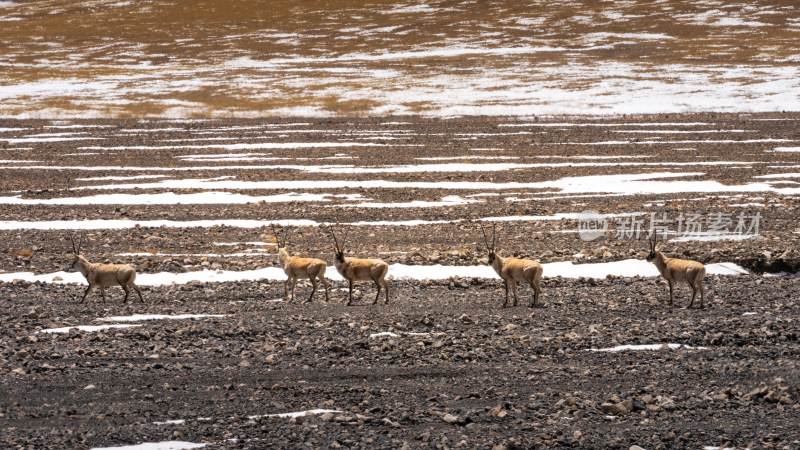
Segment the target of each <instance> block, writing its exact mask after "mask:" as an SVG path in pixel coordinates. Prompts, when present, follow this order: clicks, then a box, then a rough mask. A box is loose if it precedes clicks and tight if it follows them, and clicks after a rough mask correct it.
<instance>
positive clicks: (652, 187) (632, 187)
mask: <svg viewBox="0 0 800 450" xmlns="http://www.w3.org/2000/svg"><path fill="white" fill-rule="evenodd" d="M734 163H735V162H726V163H725V164H734ZM609 164H610V165H617V164H616V163H609ZM468 165H471V166H473V165H472V164H468ZM474 166H480V165H477V164H476V165H474ZM3 168H5V167H2V166H0V169H3ZM15 168H16V167H15ZM701 175H704V173H702V172H656V173H638V174H619V175H589V176H582V177H565V178H560V179H557V180H552V181H541V182H528V183H519V182H509V183H491V182H472V181H441V182H402V181H385V180H313V181H310V180H308V181H306V180H291V181H239V180H230V179H226V180H219V179H210V180H209V179H183V180H163V181H159V182H156V183H131V184H108V185H100V186H82V187H77V188H74V189H76V190H83V189H93V190H123V189H226V190H228V189H230V190H252V189H281V190H308V189H341V188H353V189H448V190H454V189H458V190H465V191H466V190H484V191H492V190H500V189H548V191H546V192H542V193H540V194H601V193H604V194H620V195H637V194H676V193H684V192H703V193H720V192H775V193H778V194H783V195H792V194H799V193H800V188H776V187H774V186H772V185H771V184H770V183H766V182H758V183H747V184H733V185H726V184H723V183H720V182H719V181H716V180H691V181H662V180H659V179H661V178H685V177H697V176H701ZM553 189H555V190H553ZM256 201H257V200H256Z"/></svg>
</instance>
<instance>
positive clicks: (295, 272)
mask: <svg viewBox="0 0 800 450" xmlns="http://www.w3.org/2000/svg"><path fill="white" fill-rule="evenodd" d="M272 231H273V233H275V240H276V241H277V242H278V255H279V256H280V258H281V261H282V262H283V272H284V273H285V274H286V275H287V276H288V277H289V278H288V279H287V280H286V283H284V285H283V287H284V291H283V292H284V296H286V297H288V296H289V283H290V282H291V283H292V298H291V300H290V301H292V302H293V301H294V288H295V285H296V284H297V280H298V279H303V280H305V279H306V278H307V279H309V280H311V286H312V289H311V296H310V297H308V300H307V301H308V302H310V301H311V299H313V298H314V294H316V293H317V278H319V280H320V281H322V285H323V286H325V301H326V302H327V301H328V300H329V299H330V297H329V295H328V282H327V281H326V280H325V269H326V268H327V264H326V263H325V261H323V260H321V259H316V258H300V257H298V256H290V255H289V253H287V252H286V238H287V237H288V235H289V229H288V228H287V229H286V231H285V232H284V233H283V241H281V239H280V236H279V235H278V231H277V230H276V229H275V227H274V226H273V227H272Z"/></svg>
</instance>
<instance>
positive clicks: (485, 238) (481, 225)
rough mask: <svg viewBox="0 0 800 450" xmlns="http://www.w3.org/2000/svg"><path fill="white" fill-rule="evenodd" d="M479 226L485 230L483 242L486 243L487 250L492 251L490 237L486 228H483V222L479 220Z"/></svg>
mask: <svg viewBox="0 0 800 450" xmlns="http://www.w3.org/2000/svg"><path fill="white" fill-rule="evenodd" d="M478 226H480V227H481V231H482V232H483V243H484V244H486V250H487V251H491V250H492V249H491V248H489V239H488V238H487V237H486V230H485V229H484V228H483V224H482V223H480V222H478Z"/></svg>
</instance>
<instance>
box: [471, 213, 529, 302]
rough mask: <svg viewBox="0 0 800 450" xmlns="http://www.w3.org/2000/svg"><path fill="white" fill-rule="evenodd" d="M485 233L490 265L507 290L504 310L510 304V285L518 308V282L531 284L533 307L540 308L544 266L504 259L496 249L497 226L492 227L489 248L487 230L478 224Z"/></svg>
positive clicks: (524, 260)
mask: <svg viewBox="0 0 800 450" xmlns="http://www.w3.org/2000/svg"><path fill="white" fill-rule="evenodd" d="M478 225H480V227H481V231H482V232H483V242H484V243H486V248H487V250H488V251H489V265H490V266H492V268H493V269H494V271H495V272H497V275H499V276H500V278H502V279H503V282H504V283H505V288H506V300H505V301H504V302H503V306H502V307H503V308H505V307H506V305H507V304H508V285H509V284H511V292H513V293H514V306H517V282H518V281H519V282H521V283H529V284H530V285H531V287H532V288H533V305H532V306H534V307H535V306H539V294H540V293H541V292H542V288H541V287H540V286H539V281H541V279H542V272H543V271H544V269H542V265H541V264H539V263H538V262H536V261H533V260H530V259H517V258H511V257H508V258H503V257H502V256H500V255H499V254H497V251H496V249H495V244H496V243H497V234H496V233H495V228H496V226H497V224H493V225H492V245H491V246H489V239H488V237H487V236H486V230H484V228H483V225H482V224H481V223H480V222H478Z"/></svg>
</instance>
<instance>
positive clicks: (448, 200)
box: [329, 195, 481, 208]
mask: <svg viewBox="0 0 800 450" xmlns="http://www.w3.org/2000/svg"><path fill="white" fill-rule="evenodd" d="M471 203H481V200H468V199H464V198H461V197H459V196H457V195H448V196H446V197H442V201H440V202H429V201H424V200H414V201H410V202H406V203H354V204H346V205H329V207H330V208H436V207H443V206H459V205H469V204H471Z"/></svg>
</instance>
